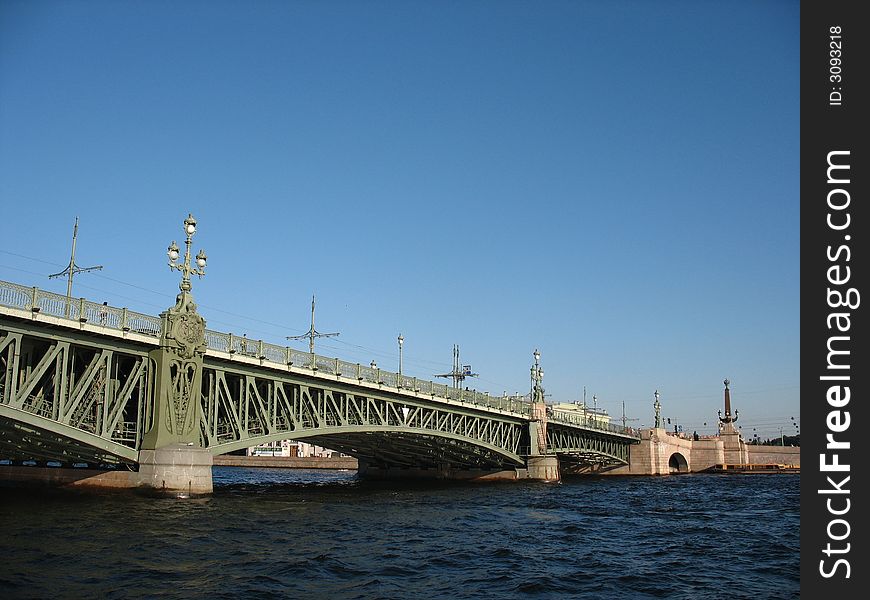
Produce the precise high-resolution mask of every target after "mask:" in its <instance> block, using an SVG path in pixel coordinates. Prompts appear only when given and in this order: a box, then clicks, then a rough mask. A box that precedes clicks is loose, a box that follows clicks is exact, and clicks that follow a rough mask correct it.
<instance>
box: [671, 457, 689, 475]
mask: <svg viewBox="0 0 870 600" xmlns="http://www.w3.org/2000/svg"><path fill="white" fill-rule="evenodd" d="M668 471H670V472H671V473H688V472H689V461H687V460H686V457H685V456H683V455H682V454H681V453H679V452H674V453H673V454H671V457H670V458H669V459H668Z"/></svg>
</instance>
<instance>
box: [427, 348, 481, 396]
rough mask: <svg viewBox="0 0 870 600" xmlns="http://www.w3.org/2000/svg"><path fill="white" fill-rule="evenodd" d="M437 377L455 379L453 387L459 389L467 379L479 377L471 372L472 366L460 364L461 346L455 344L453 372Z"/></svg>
mask: <svg viewBox="0 0 870 600" xmlns="http://www.w3.org/2000/svg"><path fill="white" fill-rule="evenodd" d="M435 377H450V378H452V379H453V387H454V388H458V387H459V384H460V383H462V382H463V381H465V378H466V377H477V373H472V372H471V365H463V364H460V360H459V344H453V370H452V371H450V372H449V373H441V374H440V375H435Z"/></svg>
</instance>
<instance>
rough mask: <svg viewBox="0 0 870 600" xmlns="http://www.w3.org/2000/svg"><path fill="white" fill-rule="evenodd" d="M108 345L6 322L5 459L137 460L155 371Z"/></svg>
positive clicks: (1, 401) (0, 370)
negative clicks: (33, 329) (152, 374)
mask: <svg viewBox="0 0 870 600" xmlns="http://www.w3.org/2000/svg"><path fill="white" fill-rule="evenodd" d="M105 342H106V341H105V340H104V339H102V338H100V337H96V336H86V335H76V333H75V332H67V331H32V330H30V329H29V328H28V327H27V326H22V327H17V326H16V325H13V324H7V323H6V322H5V321H2V322H0V408H2V414H3V422H2V423H0V430H2V440H0V459H16V460H17V459H22V457H25V459H26V460H39V459H42V460H60V461H62V462H69V461H70V460H80V461H82V462H93V461H98V462H100V463H112V462H124V461H126V462H129V461H130V460H132V459H134V458H135V456H136V451H137V450H138V448H139V444H140V441H141V435H142V431H143V420H144V417H145V415H146V414H147V412H148V404H149V400H150V396H151V394H150V388H149V386H150V376H151V371H152V370H151V369H149V359H148V356H147V354H146V353H145V351H144V350H141V349H138V348H136V347H135V346H133V345H132V344H131V345H128V346H124V345H123V344H118V343H117V342H113V343H111V344H106V343H105ZM10 419H11V420H12V422H8V421H9V420H10ZM58 440H61V441H58ZM62 440H66V442H65V443H66V444H68V445H69V448H68V449H64V448H63V445H64V442H62ZM86 459H87V460H86Z"/></svg>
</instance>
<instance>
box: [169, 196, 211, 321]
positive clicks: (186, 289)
mask: <svg viewBox="0 0 870 600" xmlns="http://www.w3.org/2000/svg"><path fill="white" fill-rule="evenodd" d="M195 233H196V219H194V218H193V215H192V214H190V213H188V214H187V218H186V219H185V220H184V235H185V240H184V246H185V249H184V263H182V264H178V263H177V262H176V261H177V260H178V258H179V254H178V253H179V249H178V244H176V243H175V240H172V243H171V244H169V249H168V250H167V251H166V254H167V255H168V256H169V268H170V269H177V270H179V271H181V274H182V277H181V283H179V284H178V288H179V289H180V290H181V294H179V296H178V298H177V301H178V305H177V306H178V307H181V306H183V305H186V304H187V303H188V302H190V297H189V295H190V290H191V289H192V287H193V286H192V285H191V284H190V276H191V275H197V276H198V277H200V278H202V276H203V275H205V262H206V260H208V257H207V256H206V255H205V252H204V251H203V250H200V251H199V253H197V255H196V266H195V267H193V266H191V264H190V244H191V238H193V234H195Z"/></svg>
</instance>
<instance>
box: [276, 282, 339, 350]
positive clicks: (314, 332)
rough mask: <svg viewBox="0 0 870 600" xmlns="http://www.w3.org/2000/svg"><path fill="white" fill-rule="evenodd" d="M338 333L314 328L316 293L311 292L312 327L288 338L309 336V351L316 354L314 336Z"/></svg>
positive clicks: (295, 338)
mask: <svg viewBox="0 0 870 600" xmlns="http://www.w3.org/2000/svg"><path fill="white" fill-rule="evenodd" d="M337 335H340V334H338V333H320V332H319V331H317V330H316V329H315V328H314V294H311V327H310V328H309V329H308V331H307V332H306V333H303V334H302V335H289V336H287V339H288V340H304V339H305V338H308V351H309V352H310V353H311V354H314V338H319V337H335V336H337Z"/></svg>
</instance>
